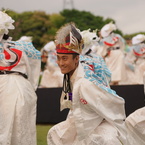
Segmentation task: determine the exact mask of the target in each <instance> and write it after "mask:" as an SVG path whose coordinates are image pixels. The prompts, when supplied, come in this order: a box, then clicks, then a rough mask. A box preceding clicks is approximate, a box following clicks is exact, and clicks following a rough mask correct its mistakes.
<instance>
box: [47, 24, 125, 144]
mask: <svg viewBox="0 0 145 145" xmlns="http://www.w3.org/2000/svg"><path fill="white" fill-rule="evenodd" d="M82 48H83V40H82V37H81V35H80V33H79V31H77V28H76V27H75V24H73V23H68V24H66V25H65V26H63V27H62V28H60V29H59V30H58V32H57V34H56V51H57V63H58V65H59V67H60V70H61V73H62V74H64V85H63V93H62V96H61V110H62V109H65V108H70V112H69V114H68V116H67V119H66V120H65V121H63V122H61V123H59V124H57V125H55V126H53V127H52V128H51V129H50V130H49V131H48V135H47V143H48V145H108V144H109V145H122V144H124V145H126V129H125V126H124V119H125V118H126V117H125V109H124V99H123V98H121V97H119V96H118V95H117V94H116V93H115V91H113V90H111V89H109V88H108V90H107V89H106V90H105V89H101V87H99V85H97V84H96V83H95V82H96V81H95V79H92V78H91V77H90V76H88V75H87V73H86V72H85V71H84V68H83V67H82V65H81V64H80V63H79V54H81V51H82ZM104 88H105V86H104Z"/></svg>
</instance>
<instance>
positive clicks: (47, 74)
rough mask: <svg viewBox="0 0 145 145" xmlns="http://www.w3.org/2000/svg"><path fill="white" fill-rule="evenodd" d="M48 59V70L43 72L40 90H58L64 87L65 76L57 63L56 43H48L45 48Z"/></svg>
mask: <svg viewBox="0 0 145 145" xmlns="http://www.w3.org/2000/svg"><path fill="white" fill-rule="evenodd" d="M42 51H45V52H46V54H47V56H48V58H47V59H46V68H45V69H44V71H43V72H42V78H41V81H40V85H39V87H40V88H56V87H62V82H63V75H62V74H61V72H60V69H59V67H58V65H57V63H56V60H57V57H56V51H55V44H54V41H50V42H48V43H47V44H46V45H45V46H44V47H43V48H42Z"/></svg>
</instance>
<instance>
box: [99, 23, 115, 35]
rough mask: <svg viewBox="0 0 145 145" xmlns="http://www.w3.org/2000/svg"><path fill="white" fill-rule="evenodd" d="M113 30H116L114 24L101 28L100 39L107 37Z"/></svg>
mask: <svg viewBox="0 0 145 145" xmlns="http://www.w3.org/2000/svg"><path fill="white" fill-rule="evenodd" d="M114 30H116V26H115V24H113V23H112V22H110V23H109V24H106V25H105V26H103V28H102V29H101V35H102V37H107V36H108V35H109V34H110V33H111V32H112V31H114Z"/></svg>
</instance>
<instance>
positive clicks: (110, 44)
mask: <svg viewBox="0 0 145 145" xmlns="http://www.w3.org/2000/svg"><path fill="white" fill-rule="evenodd" d="M104 44H106V45H108V46H113V45H114V43H113V44H112V43H108V42H106V41H104Z"/></svg>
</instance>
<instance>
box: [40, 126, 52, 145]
mask: <svg viewBox="0 0 145 145" xmlns="http://www.w3.org/2000/svg"><path fill="white" fill-rule="evenodd" d="M52 126H53V125H44V124H43V125H39V124H37V145H47V133H48V130H49V129H50V128H51V127H52Z"/></svg>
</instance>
